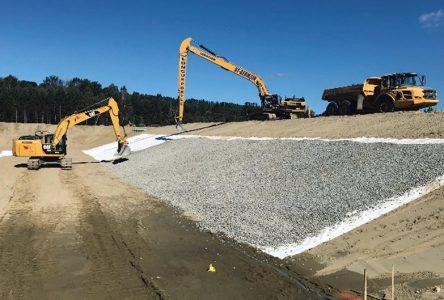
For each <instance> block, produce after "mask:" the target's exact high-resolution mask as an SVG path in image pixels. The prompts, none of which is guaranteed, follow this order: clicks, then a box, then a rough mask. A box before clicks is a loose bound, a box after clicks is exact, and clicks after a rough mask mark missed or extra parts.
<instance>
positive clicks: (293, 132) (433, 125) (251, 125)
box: [145, 111, 444, 138]
mask: <svg viewBox="0 0 444 300" xmlns="http://www.w3.org/2000/svg"><path fill="white" fill-rule="evenodd" d="M443 124H444V111H438V112H433V113H423V112H396V113H390V114H370V115H356V116H335V117H318V118H312V119H293V120H278V121H266V122H261V121H248V122H233V123H225V124H223V123H194V124H184V127H185V129H187V130H189V131H190V132H189V134H199V135H213V136H258V137H262V136H264V137H322V138H351V137H361V136H367V137H391V138H443V137H444V125H443ZM199 128H201V129H200V130H196V129H199ZM176 132H177V130H176V129H175V126H165V127H157V128H155V127H154V128H153V127H152V128H149V129H147V130H146V131H145V133H163V134H174V133H176Z"/></svg>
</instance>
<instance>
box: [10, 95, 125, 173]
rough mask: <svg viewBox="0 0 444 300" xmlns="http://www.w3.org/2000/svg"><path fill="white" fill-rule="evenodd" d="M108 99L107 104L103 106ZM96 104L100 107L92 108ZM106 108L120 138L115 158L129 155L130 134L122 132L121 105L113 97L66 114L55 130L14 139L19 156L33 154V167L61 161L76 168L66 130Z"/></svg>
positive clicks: (29, 164)
mask: <svg viewBox="0 0 444 300" xmlns="http://www.w3.org/2000/svg"><path fill="white" fill-rule="evenodd" d="M105 102H106V104H105V105H102V106H99V105H101V104H103V103H105ZM94 106H95V107H96V108H92V107H94ZM106 112H108V113H109V116H110V119H111V122H112V124H113V128H114V133H115V134H116V138H117V153H116V154H115V158H116V159H118V158H121V157H123V156H127V155H129V154H130V153H131V149H130V148H129V146H128V141H127V140H126V134H124V135H122V134H121V133H120V125H119V107H118V105H117V102H116V100H114V99H113V98H112V97H111V98H107V99H104V100H102V101H99V102H97V103H95V104H94V105H93V106H90V107H88V108H86V109H85V110H83V111H81V112H76V113H74V114H72V115H69V116H67V117H65V118H64V119H62V120H61V121H60V122H59V124H58V125H57V128H56V131H55V133H50V132H47V131H38V132H36V133H35V134H34V135H26V136H21V137H19V138H18V139H13V140H12V153H13V155H14V156H17V157H29V159H28V169H29V170H38V169H39V168H40V166H42V165H43V164H58V165H60V167H61V168H62V169H68V170H69V169H72V159H71V158H68V157H66V148H67V143H66V140H67V137H66V133H67V131H68V129H69V128H71V127H73V126H75V125H77V124H79V123H81V122H84V121H86V120H88V119H90V118H93V117H96V116H98V115H101V114H103V113H106ZM124 131H125V130H124Z"/></svg>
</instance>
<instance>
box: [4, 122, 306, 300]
mask: <svg viewBox="0 0 444 300" xmlns="http://www.w3.org/2000/svg"><path fill="white" fill-rule="evenodd" d="M22 130H23V129H22V128H20V129H19V130H17V131H22ZM17 131H16V132H17ZM87 133H88V129H85V128H80V129H78V130H72V132H70V140H69V143H70V146H71V148H70V153H71V156H72V157H73V163H74V166H73V170H72V171H63V170H60V169H58V168H42V169H40V170H39V171H28V170H27V169H26V165H25V164H24V162H25V161H26V159H21V158H13V157H6V158H1V159H0V169H1V171H2V172H1V174H0V188H1V191H2V192H1V194H0V241H1V242H0V299H227V298H229V299H257V298H266V299H268V298H276V299H288V298H296V299H311V298H312V297H313V295H314V294H313V293H308V292H307V291H306V290H305V286H306V287H313V285H312V284H310V283H309V282H308V281H305V280H303V279H301V278H300V277H299V276H298V275H297V274H296V273H294V272H290V271H288V270H287V269H286V268H285V267H284V266H280V265H279V263H280V262H278V261H276V260H274V259H272V258H270V257H268V256H266V255H263V254H260V253H257V252H256V251H255V250H254V249H252V248H249V247H244V246H242V245H239V244H236V243H234V242H232V241H229V240H226V239H224V238H223V237H218V236H215V235H212V234H210V233H207V232H201V231H199V230H198V229H197V227H196V226H195V223H194V222H193V221H191V220H189V219H187V218H185V217H184V216H182V215H181V214H179V213H178V212H177V211H175V210H173V209H171V208H169V207H166V206H164V205H162V204H160V203H159V202H158V201H156V199H154V198H152V197H151V196H149V195H147V194H146V193H144V192H142V191H141V190H139V189H137V188H135V187H133V186H130V185H128V184H126V183H124V182H122V180H121V179H119V178H117V177H116V176H114V175H113V174H112V173H110V171H109V170H107V168H105V167H103V166H101V165H100V164H99V163H97V162H95V161H93V160H92V159H90V158H88V157H86V156H85V155H83V154H82V153H81V152H80V148H84V147H85V146H92V145H93V144H96V145H97V144H100V143H103V142H104V140H106V137H101V138H100V139H97V138H96V139H95V141H93V142H92V141H91V138H90V136H89V135H88V134H87ZM5 136H6V134H5V135H3V136H2V139H1V140H2V143H5V144H6V142H4V141H5V140H4V139H3V137H5ZM105 136H108V133H106V134H105ZM109 137H111V138H110V139H109V140H113V139H112V132H111V133H110V134H109ZM101 139H103V140H101ZM109 140H108V141H109ZM76 141H77V142H79V141H81V146H79V147H77V146H76V144H75V142H76ZM210 263H212V264H213V265H214V266H215V267H216V272H215V273H209V272H207V268H208V265H209V264H210Z"/></svg>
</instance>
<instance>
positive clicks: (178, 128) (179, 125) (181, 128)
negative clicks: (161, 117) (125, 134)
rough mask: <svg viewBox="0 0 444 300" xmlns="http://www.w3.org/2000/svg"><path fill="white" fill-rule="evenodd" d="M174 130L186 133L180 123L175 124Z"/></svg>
mask: <svg viewBox="0 0 444 300" xmlns="http://www.w3.org/2000/svg"><path fill="white" fill-rule="evenodd" d="M176 129H177V130H179V131H180V132H185V131H187V130H186V129H185V128H184V127H183V126H182V123H181V122H177V123H176Z"/></svg>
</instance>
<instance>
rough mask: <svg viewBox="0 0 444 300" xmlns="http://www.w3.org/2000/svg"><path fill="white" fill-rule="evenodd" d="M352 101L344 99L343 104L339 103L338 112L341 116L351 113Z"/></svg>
mask: <svg viewBox="0 0 444 300" xmlns="http://www.w3.org/2000/svg"><path fill="white" fill-rule="evenodd" d="M350 107H351V103H350V101H348V100H344V101H342V102H341V105H339V109H338V114H339V115H341V116H346V115H349V114H350V112H351V109H350Z"/></svg>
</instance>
